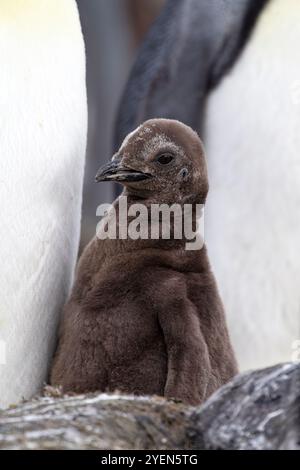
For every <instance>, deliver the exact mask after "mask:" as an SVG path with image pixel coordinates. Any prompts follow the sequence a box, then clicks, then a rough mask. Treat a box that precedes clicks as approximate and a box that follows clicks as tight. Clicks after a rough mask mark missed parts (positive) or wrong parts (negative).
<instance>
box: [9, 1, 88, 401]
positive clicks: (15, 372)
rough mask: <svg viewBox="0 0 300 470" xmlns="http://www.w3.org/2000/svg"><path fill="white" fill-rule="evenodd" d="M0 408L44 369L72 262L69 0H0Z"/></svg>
mask: <svg viewBox="0 0 300 470" xmlns="http://www.w3.org/2000/svg"><path fill="white" fill-rule="evenodd" d="M0 62H1V73H0V151H1V158H0V201H1V220H0V295H1V302H0V406H6V405H9V404H10V403H15V402H16V401H18V400H20V399H21V398H23V397H24V398H28V397H30V396H32V395H33V394H34V393H36V392H37V391H38V390H39V389H40V388H41V386H42V384H43V382H44V381H45V380H46V377H47V370H48V366H49V361H50V358H51V355H52V351H53V347H54V342H55V333H56V327H57V322H58V315H59V313H60V310H61V307H62V305H63V303H64V301H65V300H66V296H67V294H68V291H69V288H70V284H71V281H72V272H73V269H74V264H75V261H76V255H77V249H78V239H79V223H80V211H81V197H82V196H81V193H82V180H83V167H84V154H85V143H86V126H87V113H86V91H85V57H84V46H83V38H82V34H81V28H80V23H79V17H78V12H77V9H76V3H75V1H73V0H0Z"/></svg>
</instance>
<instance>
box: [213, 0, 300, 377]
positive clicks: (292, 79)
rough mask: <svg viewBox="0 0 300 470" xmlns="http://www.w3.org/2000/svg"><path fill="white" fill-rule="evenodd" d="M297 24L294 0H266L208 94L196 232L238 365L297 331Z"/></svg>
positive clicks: (283, 351) (289, 343) (299, 15)
mask: <svg viewBox="0 0 300 470" xmlns="http://www.w3.org/2000/svg"><path fill="white" fill-rule="evenodd" d="M299 24H300V2H299V1H298V0H276V1H274V0H273V1H272V2H270V3H269V4H267V6H266V8H265V10H264V11H263V13H262V14H261V16H260V18H259V20H258V22H257V24H256V27H255V29H254V31H253V34H252V37H251V39H250V41H249V42H248V44H247V46H246V48H245V50H244V51H243V53H242V56H241V57H240V59H239V60H238V61H237V63H236V64H235V66H234V67H233V69H232V70H231V71H230V73H229V75H228V76H227V77H226V78H225V79H224V80H223V82H222V83H221V85H220V86H219V87H218V89H217V90H216V91H214V92H213V93H212V94H211V95H210V97H209V100H208V108H207V119H206V128H205V143H206V150H207V155H208V163H209V166H208V169H209V177H210V188H211V189H210V193H209V197H208V202H207V206H206V212H205V214H206V220H205V222H206V226H205V229H206V233H205V235H206V236H205V238H206V242H207V245H208V250H209V255H210V258H211V260H212V264H213V268H214V271H215V273H216V276H217V280H218V285H219V287H220V291H221V295H222V297H223V299H224V302H225V307H226V312H227V318H228V322H229V328H230V333H231V337H232V340H233V344H234V347H235V350H236V352H237V357H238V359H239V363H240V366H241V368H242V369H248V368H252V367H263V366H267V365H269V364H274V363H277V362H283V361H289V360H291V359H292V357H293V346H294V345H295V344H296V343H295V341H296V340H299V338H300V250H299V241H300V153H299V152H300V151H299V149H300V100H299V96H300V56H299V44H300V28H299ZM294 356H295V351H294Z"/></svg>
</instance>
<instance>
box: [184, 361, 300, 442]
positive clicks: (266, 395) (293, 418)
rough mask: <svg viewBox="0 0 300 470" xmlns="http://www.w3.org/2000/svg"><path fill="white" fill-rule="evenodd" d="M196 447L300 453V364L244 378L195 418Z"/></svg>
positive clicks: (192, 432) (192, 423)
mask: <svg viewBox="0 0 300 470" xmlns="http://www.w3.org/2000/svg"><path fill="white" fill-rule="evenodd" d="M189 436H190V438H191V441H192V448H194V449H234V450H238V449H241V450H244V449H247V450H255V449H256V450H262V449H265V450H269V449H275V450H276V449H278V450H279V449H300V364H299V363H298V364H297V363H291V364H282V365H278V366H275V367H270V368H268V369H263V370H258V371H254V372H247V373H244V374H241V375H238V376H237V377H236V378H234V379H233V380H232V381H231V382H230V383H229V384H227V385H225V386H224V387H222V388H221V389H220V390H218V391H217V392H216V393H215V394H214V395H213V396H211V397H210V398H209V399H208V401H207V402H206V403H205V404H204V405H203V406H202V407H200V408H199V409H198V410H196V411H195V412H194V413H193V414H192V416H191V418H190V432H189Z"/></svg>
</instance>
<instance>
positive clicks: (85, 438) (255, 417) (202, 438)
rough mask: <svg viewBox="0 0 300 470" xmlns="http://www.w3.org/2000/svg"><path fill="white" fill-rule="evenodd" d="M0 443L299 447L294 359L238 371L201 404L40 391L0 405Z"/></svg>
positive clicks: (299, 382)
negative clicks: (4, 406)
mask: <svg viewBox="0 0 300 470" xmlns="http://www.w3.org/2000/svg"><path fill="white" fill-rule="evenodd" d="M0 449H112V450H113V449H115V450H117V449H156V450H161V449H298V450H299V449H300V364H299V363H288V364H282V365H278V366H275V367H272V368H268V369H264V370H259V371H254V372H248V373H245V374H241V375H239V376H237V377H236V378H235V379H234V380H232V381H231V382H230V383H229V384H227V385H225V386H224V387H222V388H221V389H220V390H218V391H217V392H216V393H215V394H214V395H213V396H212V397H211V398H210V399H209V400H208V401H207V402H206V403H205V404H204V405H202V406H200V407H196V408H194V407H187V406H184V405H182V404H181V403H176V402H173V401H167V400H165V399H163V398H159V397H151V398H147V397H132V396H121V395H117V394H114V395H106V394H89V395H77V396H61V395H60V393H58V392H57V391H56V390H53V389H46V396H44V397H40V398H36V399H34V400H31V401H30V402H25V403H22V404H20V405H18V406H16V407H13V408H10V409H8V410H5V411H2V412H0Z"/></svg>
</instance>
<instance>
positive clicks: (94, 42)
mask: <svg viewBox="0 0 300 470" xmlns="http://www.w3.org/2000/svg"><path fill="white" fill-rule="evenodd" d="M77 3H78V8H79V13H80V18H81V25H82V30H83V34H84V38H85V44H86V55H87V91H88V107H89V132H88V145H87V157H86V169H85V182H84V191H83V211H82V223H81V227H82V230H81V243H80V251H81V250H82V248H83V247H84V246H85V245H86V244H87V243H88V242H89V240H90V239H91V238H92V237H93V236H94V234H95V229H96V224H97V222H98V220H97V218H96V208H97V206H98V205H99V204H100V203H103V202H111V201H112V200H113V199H114V187H113V185H112V184H109V183H107V184H102V185H101V187H100V186H99V185H97V184H96V183H94V177H95V174H96V172H97V170H98V168H99V166H100V165H102V164H103V163H105V162H106V161H107V160H109V159H110V158H111V155H112V132H113V124H114V119H115V116H116V111H117V109H118V104H119V100H120V96H121V93H122V89H123V87H124V85H125V83H126V80H127V77H128V74H129V71H130V68H131V65H132V63H133V60H134V58H135V55H136V52H137V49H138V47H139V45H140V43H141V41H142V40H143V38H144V36H145V34H146V33H147V31H148V29H149V27H150V26H151V24H152V23H153V21H154V19H155V18H156V16H157V15H158V14H159V12H160V10H161V8H162V6H163V3H164V0H109V1H108V0H88V1H87V0H77Z"/></svg>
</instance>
